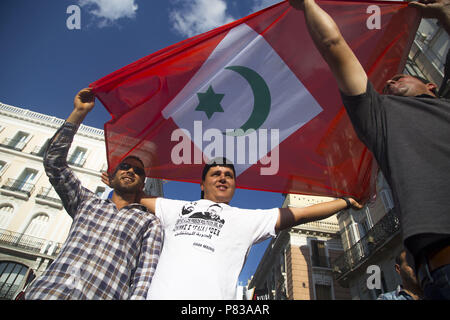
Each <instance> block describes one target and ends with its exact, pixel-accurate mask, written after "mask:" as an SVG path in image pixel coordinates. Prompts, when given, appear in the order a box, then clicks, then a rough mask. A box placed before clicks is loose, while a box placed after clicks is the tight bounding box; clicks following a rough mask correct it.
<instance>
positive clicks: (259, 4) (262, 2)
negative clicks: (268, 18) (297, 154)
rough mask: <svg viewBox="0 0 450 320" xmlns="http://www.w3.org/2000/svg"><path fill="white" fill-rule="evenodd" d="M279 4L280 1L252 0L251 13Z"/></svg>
mask: <svg viewBox="0 0 450 320" xmlns="http://www.w3.org/2000/svg"><path fill="white" fill-rule="evenodd" d="M279 2H280V0H253V7H252V10H251V12H256V11H259V10H261V9H264V8H267V7H269V6H271V5H273V4H275V3H279Z"/></svg>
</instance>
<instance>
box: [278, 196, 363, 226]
mask: <svg viewBox="0 0 450 320" xmlns="http://www.w3.org/2000/svg"><path fill="white" fill-rule="evenodd" d="M347 200H348V201H349V204H350V206H351V207H352V208H355V209H358V210H359V209H361V208H362V207H363V206H362V205H361V204H360V203H358V202H357V201H356V200H355V199H353V198H347ZM349 204H347V201H346V200H344V199H337V200H334V201H329V202H323V203H319V204H315V205H312V206H309V207H304V208H280V214H279V215H278V220H277V224H276V226H275V231H276V232H278V231H281V230H284V229H287V228H291V227H293V226H296V225H298V224H302V223H307V222H311V221H316V220H322V219H325V218H328V217H330V216H332V215H333V214H335V213H337V212H339V211H341V210H344V209H346V208H348V207H349Z"/></svg>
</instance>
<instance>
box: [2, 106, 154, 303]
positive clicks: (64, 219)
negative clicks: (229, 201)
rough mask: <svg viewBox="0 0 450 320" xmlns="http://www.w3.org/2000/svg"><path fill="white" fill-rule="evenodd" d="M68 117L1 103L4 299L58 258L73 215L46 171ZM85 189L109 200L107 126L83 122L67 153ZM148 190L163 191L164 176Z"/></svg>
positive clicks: (147, 186) (147, 187)
mask: <svg viewBox="0 0 450 320" xmlns="http://www.w3.org/2000/svg"><path fill="white" fill-rule="evenodd" d="M63 122H64V120H62V119H57V118H55V117H52V116H49V115H45V114H40V113H37V112H33V111H29V110H25V109H22V108H17V107H14V106H10V105H6V104H3V103H0V299H13V298H14V297H15V295H16V294H17V293H18V292H19V291H20V290H21V289H22V288H23V287H24V286H25V284H26V283H27V281H29V280H31V279H33V278H34V277H35V276H39V275H40V274H41V273H42V272H43V270H45V268H46V267H47V266H48V265H49V264H50V263H51V262H52V261H53V260H54V259H55V257H56V255H57V254H58V252H59V250H60V249H61V246H62V244H63V243H64V241H65V240H66V237H67V235H68V232H69V229H70V226H71V223H72V218H71V217H70V216H69V215H68V214H67V213H66V211H65V210H64V208H63V206H62V203H61V200H60V199H59V196H58V195H57V194H56V192H55V191H54V189H53V188H52V186H51V185H50V182H49V180H48V178H47V176H46V174H45V172H44V167H43V164H42V160H43V158H42V157H43V154H44V150H45V147H46V146H47V144H48V141H49V139H50V138H51V137H52V136H53V134H54V133H55V131H56V130H57V129H58V128H59V127H60V126H61V125H62V123H63ZM67 161H68V164H69V166H70V167H71V168H72V170H73V171H74V173H75V175H76V176H77V177H78V178H79V179H80V180H81V181H82V184H83V186H84V187H86V188H88V189H89V190H91V191H92V192H95V193H96V194H98V195H99V196H101V197H103V198H106V197H107V196H108V195H109V193H110V191H111V189H110V188H108V187H107V186H105V185H104V184H103V183H102V182H101V178H100V177H101V171H103V170H106V169H107V161H106V152H105V141H104V134H103V130H101V129H97V128H93V127H88V126H85V125H81V126H80V128H79V130H78V133H77V134H76V136H75V138H74V141H73V143H72V146H71V149H70V150H69V154H68V157H67ZM146 192H147V193H151V194H154V195H162V183H161V181H160V180H155V179H147V181H146Z"/></svg>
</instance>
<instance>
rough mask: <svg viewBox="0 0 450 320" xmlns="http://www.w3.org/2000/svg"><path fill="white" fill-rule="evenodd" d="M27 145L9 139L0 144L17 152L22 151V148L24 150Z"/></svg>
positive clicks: (23, 142)
mask: <svg viewBox="0 0 450 320" xmlns="http://www.w3.org/2000/svg"><path fill="white" fill-rule="evenodd" d="M26 144H27V143H26V142H25V141H23V140H22V139H9V138H5V139H4V140H3V142H2V143H0V146H2V147H5V148H8V149H13V150H17V151H22V150H23V148H25V145H26Z"/></svg>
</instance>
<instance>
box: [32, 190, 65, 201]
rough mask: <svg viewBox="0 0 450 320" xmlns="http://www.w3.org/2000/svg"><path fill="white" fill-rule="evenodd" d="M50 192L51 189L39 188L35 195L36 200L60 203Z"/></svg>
mask: <svg viewBox="0 0 450 320" xmlns="http://www.w3.org/2000/svg"><path fill="white" fill-rule="evenodd" d="M52 190H53V188H45V187H41V188H40V189H39V191H38V193H37V194H36V198H40V199H44V200H48V201H53V202H57V203H61V199H60V198H59V197H58V195H57V194H55V193H54V192H52Z"/></svg>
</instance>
